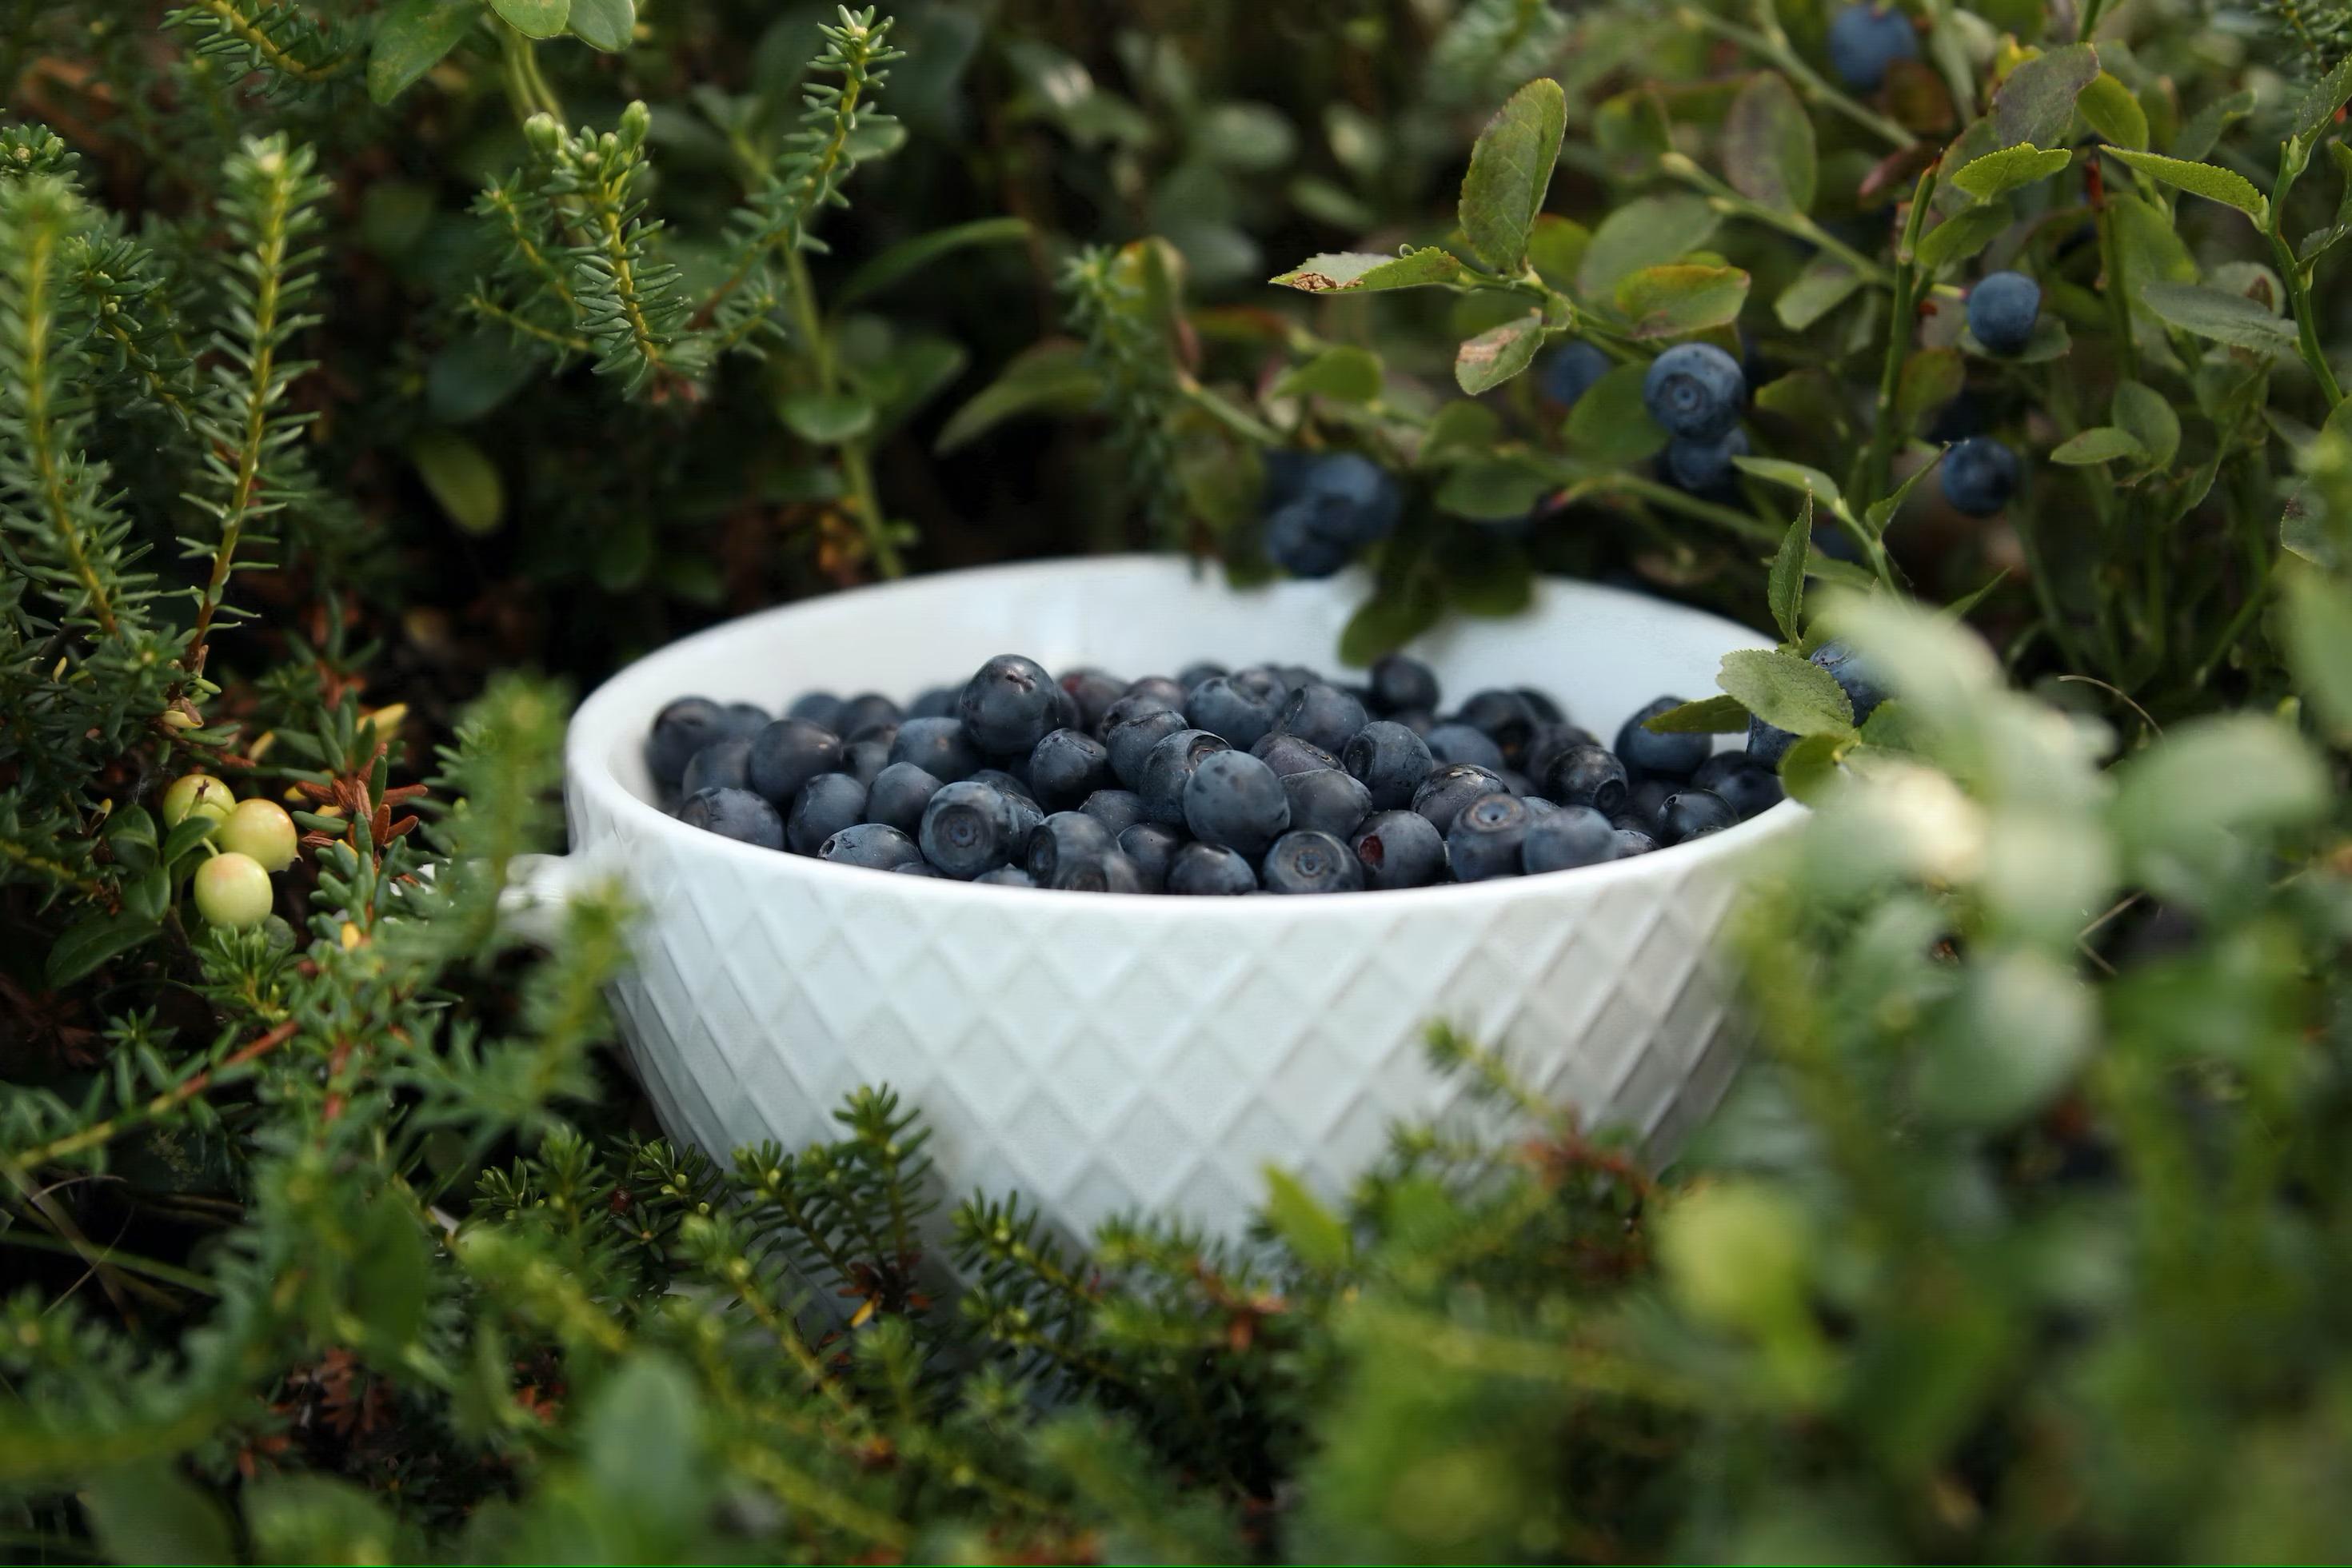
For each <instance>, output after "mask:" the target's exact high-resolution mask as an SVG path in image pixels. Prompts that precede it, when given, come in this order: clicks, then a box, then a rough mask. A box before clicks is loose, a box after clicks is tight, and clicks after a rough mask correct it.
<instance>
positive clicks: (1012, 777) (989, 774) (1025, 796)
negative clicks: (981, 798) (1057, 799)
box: [971, 768, 1037, 806]
mask: <svg viewBox="0 0 2352 1568" xmlns="http://www.w3.org/2000/svg"><path fill="white" fill-rule="evenodd" d="M971 778H972V782H974V783H976V784H985V785H987V786H988V787H989V788H990V789H993V790H995V791H996V792H997V793H998V794H1000V795H1002V796H1003V797H1004V798H1005V799H1006V800H1026V801H1028V802H1029V803H1030V804H1031V805H1033V806H1034V805H1035V804H1036V803H1037V797H1036V796H1034V795H1033V794H1031V793H1030V792H1029V781H1028V780H1027V779H1024V778H1022V777H1021V776H1020V775H1018V774H1015V773H1008V772H1006V771H1005V770H1004V769H1003V768H982V769H981V770H980V771H979V772H977V773H975V774H973V775H972V776H971Z"/></svg>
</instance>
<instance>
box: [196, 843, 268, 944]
mask: <svg viewBox="0 0 2352 1568" xmlns="http://www.w3.org/2000/svg"><path fill="white" fill-rule="evenodd" d="M196 908H197V910H198V911H199V912H200V913H202V914H203V915H204V917H205V919H206V920H209V921H211V922H212V923H213V924H214V925H225V926H226V927H228V928H229V929H230V930H232V931H242V930H244V929H245V928H246V927H247V926H248V925H260V924H261V923H262V922H263V921H265V920H267V919H268V918H269V873H268V872H266V871H264V870H262V869H261V862H259V861H257V860H255V859H254V858H253V857H252V856H251V855H240V854H226V855H215V856H213V857H212V858H211V859H210V860H208V861H206V862H205V863H204V864H202V865H200V866H198V867H197V868H196Z"/></svg>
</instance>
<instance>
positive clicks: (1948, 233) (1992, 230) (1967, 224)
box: [1913, 153, 2011, 272]
mask: <svg viewBox="0 0 2352 1568" xmlns="http://www.w3.org/2000/svg"><path fill="white" fill-rule="evenodd" d="M1995 156H1996V157H1997V156H1999V154H1997V153H1996V154H1995ZM2010 223H2011V213H2010V210H2009V205H2008V204H2007V203H1997V204H1993V205H1991V206H1979V207H1963V208H1961V209H1960V210H1959V211H1958V212H1957V213H1954V214H1952V215H1951V216H1950V217H1948V218H1946V219H1945V220H1944V221H1943V222H1942V223H1940V224H1937V225H1936V226H1935V227H1934V228H1931V229H1929V230H1928V231H1927V233H1926V234H1924V235H1920V236H1919V246H1918V249H1917V250H1916V251H1915V252H1914V253H1913V255H1914V256H1915V257H1916V260H1917V261H1918V263H1919V265H1920V266H1921V267H1926V268H1927V270H1928V271H1930V272H1936V271H1940V270H1941V269H1942V268H1944V267H1949V266H1951V265H1952V264H1953V263H1955V262H1960V261H1966V260H1968V259H1969V257H1970V256H1974V255H1976V253H1977V252H1979V251H1980V250H1982V249H1984V247H1985V246H1989V245H1990V244H1991V243H1992V242H1993V238H1994V236H1995V235H1999V234H2000V231H2001V230H2003V229H2005V228H2007V227H2008V226H2009V225H2010Z"/></svg>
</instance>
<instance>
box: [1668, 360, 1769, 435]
mask: <svg viewBox="0 0 2352 1568" xmlns="http://www.w3.org/2000/svg"><path fill="white" fill-rule="evenodd" d="M1642 401H1643V403H1644V404H1646V405H1647V406H1648V408H1649V410H1650V417H1651V418H1653V419H1654V420H1656V421H1657V422H1658V423H1660V424H1663V425H1664V426H1665V427H1666V433H1667V434H1669V435H1679V436H1681V437H1683V438H1684V439H1685V440H1686V441H1716V440H1720V439H1721V438H1722V437H1723V436H1724V435H1725V434H1727V433H1728V432H1729V431H1730V429H1731V427H1732V426H1733V425H1735V424H1738V423H1739V411H1740V409H1741V408H1742V407H1744V406H1745V405H1746V404H1747V402H1748V378H1747V377H1746V376H1745V375H1743V374H1741V373H1740V369H1739V361H1738V360H1735V359H1733V358H1732V357H1731V356H1730V355H1729V354H1727V353H1725V352H1724V351H1723V350H1721V349H1718V348H1717V347H1716V346H1715V345H1714V344H1713V343H1678V344H1676V345H1675V347H1673V348H1671V349H1668V350H1666V351H1665V352H1664V353H1663V354H1660V355H1659V356H1658V357H1657V358H1656V359H1654V360H1653V361H1650V369H1649V371H1648V373H1647V374H1645V375H1644V376H1643V378H1642Z"/></svg>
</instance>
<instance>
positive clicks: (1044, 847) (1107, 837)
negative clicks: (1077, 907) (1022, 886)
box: [1019, 811, 1118, 887]
mask: <svg viewBox="0 0 2352 1568" xmlns="http://www.w3.org/2000/svg"><path fill="white" fill-rule="evenodd" d="M1117 847H1118V840H1117V837H1116V836H1115V835H1114V834H1113V833H1112V832H1111V831H1110V830H1109V829H1108V828H1106V827H1104V826H1103V825H1102V824H1101V823H1100V822H1097V821H1095V820H1094V819H1093V818H1092V817H1089V816H1087V814H1086V813H1084V812H1082V811H1056V812H1055V813H1054V814H1053V815H1052V816H1050V817H1048V818H1046V819H1045V821H1042V822H1040V823H1038V824H1037V826H1036V827H1035V828H1034V829H1033V830H1032V831H1031V832H1030V834H1029V842H1028V847H1027V849H1026V850H1024V852H1023V853H1022V854H1021V856H1020V857H1019V858H1020V859H1021V861H1022V862H1023V863H1024V865H1026V866H1027V867H1028V869H1029V874H1030V875H1031V876H1032V877H1034V878H1035V879H1036V882H1037V885H1038V886H1040V887H1051V886H1052V885H1054V874H1055V871H1056V870H1057V869H1059V867H1060V866H1061V863H1062V862H1064V861H1066V860H1070V859H1075V858H1076V857H1078V856H1082V855H1098V854H1101V853H1103V852H1105V851H1107V850H1111V849H1115V848H1117Z"/></svg>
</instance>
